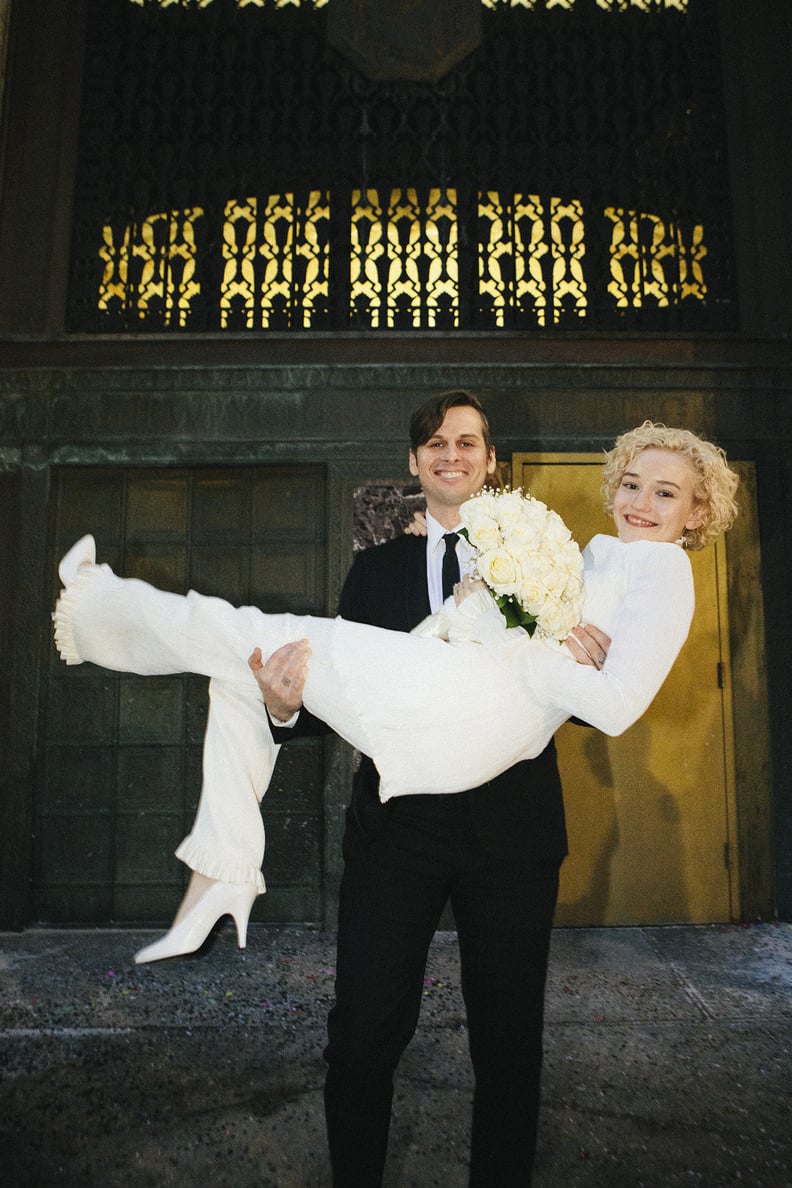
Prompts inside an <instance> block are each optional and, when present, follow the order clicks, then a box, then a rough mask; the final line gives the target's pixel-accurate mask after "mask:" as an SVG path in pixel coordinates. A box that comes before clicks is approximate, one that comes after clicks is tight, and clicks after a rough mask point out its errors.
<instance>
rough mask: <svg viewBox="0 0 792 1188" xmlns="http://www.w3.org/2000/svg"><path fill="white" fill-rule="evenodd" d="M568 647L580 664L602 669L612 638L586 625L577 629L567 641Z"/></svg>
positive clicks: (596, 628) (588, 624) (597, 628)
mask: <svg viewBox="0 0 792 1188" xmlns="http://www.w3.org/2000/svg"><path fill="white" fill-rule="evenodd" d="M566 646H567V647H568V648H569V650H570V652H571V653H572V655H573V656H574V657H575V659H576V660H577V662H578V664H588V665H590V666H593V667H594V668H602V666H603V664H604V663H605V660H606V658H607V655H608V649H609V648H610V646H611V641H610V636H609V635H606V634H605V632H604V631H600V629H599V627H592V626H591V624H590V623H586V624H585V625H582V626H580V627H575V628H574V630H573V632H572V634H571V635H570V636H568V637H567V639H566Z"/></svg>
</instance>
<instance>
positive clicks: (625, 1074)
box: [0, 924, 792, 1188]
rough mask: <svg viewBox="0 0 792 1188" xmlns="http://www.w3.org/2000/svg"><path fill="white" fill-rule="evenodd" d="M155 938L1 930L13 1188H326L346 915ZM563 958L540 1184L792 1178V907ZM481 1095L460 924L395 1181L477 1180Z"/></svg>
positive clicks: (762, 1185) (2, 1138) (1, 1017)
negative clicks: (463, 981)
mask: <svg viewBox="0 0 792 1188" xmlns="http://www.w3.org/2000/svg"><path fill="white" fill-rule="evenodd" d="M154 935H156V934H153V933H151V932H142V931H127V930H124V931H122V930H101V931H64V930H58V931H54V930H32V931H29V932H25V933H22V934H13V933H2V934H0V1086H1V1087H2V1088H1V1090H0V1091H1V1092H2V1099H1V1100H0V1181H1V1182H2V1184H3V1185H4V1188H23V1186H30V1188H33V1186H35V1188H83V1186H90V1188H115V1186H118V1188H122V1186H123V1188H149V1186H151V1188H160V1186H165V1185H168V1186H170V1185H172V1186H174V1188H185V1186H187V1185H202V1186H203V1185H206V1186H210V1188H211V1186H215V1185H218V1186H220V1185H228V1186H229V1188H230V1186H233V1188H253V1186H254V1185H255V1186H256V1188H326V1186H327V1185H328V1183H329V1178H328V1171H327V1159H326V1154H325V1139H324V1123H323V1114H322V1083H323V1078H324V1066H323V1062H322V1045H323V1042H324V1027H325V1017H326V1014H327V1010H328V1007H329V1006H330V1004H331V1002H332V997H333V963H334V939H335V938H334V936H333V934H331V933H325V934H317V933H312V932H298V931H291V930H289V931H286V930H284V931H279V930H272V929H267V928H262V927H252V928H251V930H250V935H249V937H248V949H247V951H246V952H245V953H244V954H240V953H239V952H238V951H237V950H236V946H235V935H234V932H233V929H232V928H231V927H230V926H228V927H226V928H225V929H224V930H223V931H222V932H221V933H220V934H219V935H218V936H217V937H216V938H215V940H214V942H213V943H212V945H211V946H210V947H209V948H208V949H207V950H206V951H204V952H202V953H201V954H199V955H197V956H196V957H194V958H192V959H186V960H175V961H166V962H161V963H158V964H155V965H151V966H135V965H133V964H132V961H131V956H132V953H133V952H134V951H135V950H136V949H137V948H138V947H140V946H141V945H142V944H144V943H146V942H148V941H149V940H151V939H153V936H154ZM550 970H551V972H550V981H549V987H548V1000H547V1029H546V1049H547V1056H546V1064H545V1079H544V1112H543V1118H542V1130H541V1140H540V1141H541V1146H540V1154H539V1162H538V1166H537V1171H536V1176H535V1188H578V1186H579V1188H590V1186H594V1185H597V1186H599V1185H603V1186H605V1185H608V1186H609V1188H611V1186H619V1185H629V1186H630V1188H638V1186H639V1185H646V1186H651V1188H661V1186H662V1188H667V1186H669V1185H683V1184H684V1185H691V1184H692V1185H707V1186H711V1188H725V1186H727V1185H733V1184H734V1185H737V1184H739V1185H744V1186H749V1188H790V1186H792V1061H790V1049H791V1048H792V928H790V926H789V925H788V924H781V925H778V926H773V925H752V926H751V927H748V928H739V927H701V928H676V927H672V928H626V929H602V930H600V929H582V930H577V929H573V930H557V931H556V932H555V933H554V936H553V952H552V958H551V966H550ZM492 976H493V978H508V977H510V976H511V975H510V970H509V969H508V968H505V969H494V970H493V971H492ZM470 1092H471V1077H470V1069H469V1064H468V1058H467V1042H466V1033H465V1017H464V1011H463V1007H462V1000H461V996H460V991H459V954H458V948H457V943H456V937H455V935H454V934H453V933H441V934H438V936H437V937H436V940H435V943H434V945H433V947H432V952H431V956H430V961H429V965H428V968H427V978H426V987H425V1001H424V1010H423V1013H422V1020H421V1025H420V1028H419V1031H418V1033H417V1035H416V1037H415V1039H414V1040H413V1043H412V1044H411V1046H410V1048H409V1049H408V1051H407V1053H406V1055H405V1057H404V1060H403V1061H402V1065H401V1067H400V1071H399V1078H398V1082H397V1087H396V1095H395V1111H394V1119H393V1127H392V1132H391V1146H390V1160H389V1169H388V1177H387V1181H386V1183H387V1185H388V1188H407V1186H413V1185H414V1186H416V1188H432V1186H433V1185H438V1186H439V1185H442V1188H464V1186H465V1185H466V1183H467V1172H466V1161H467V1141H468V1129H469V1114H470ZM504 1188H508V1186H505V1185H504Z"/></svg>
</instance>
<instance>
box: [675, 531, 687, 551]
mask: <svg viewBox="0 0 792 1188" xmlns="http://www.w3.org/2000/svg"><path fill="white" fill-rule="evenodd" d="M674 544H678V545H679V547H680V549H686V548H687V544H688V538H687V537H686V536H685V533H684V532H683V533H682V535H681V536H680V537H679V538H678V540H675V541H674Z"/></svg>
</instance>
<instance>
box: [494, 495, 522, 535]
mask: <svg viewBox="0 0 792 1188" xmlns="http://www.w3.org/2000/svg"><path fill="white" fill-rule="evenodd" d="M525 506H526V501H525V498H524V497H523V494H522V491H504V492H503V494H502V495H501V496H500V498H499V499H498V519H499V520H500V523H501V527H502V528H503V530H504V533H508V532H510V530H511V528H512V526H513V525H515V524H518V523H519V522H520V520H521V519H522V517H523V515H524V508H525Z"/></svg>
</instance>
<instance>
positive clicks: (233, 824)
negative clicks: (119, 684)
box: [55, 422, 737, 962]
mask: <svg viewBox="0 0 792 1188" xmlns="http://www.w3.org/2000/svg"><path fill="white" fill-rule="evenodd" d="M736 485H737V478H736V475H734V473H733V472H732V471H731V470H729V468H728V466H727V464H726V461H725V457H724V455H723V453H722V451H720V450H719V449H717V448H716V447H715V446H713V445H711V444H710V443H708V442H704V441H702V440H701V439H700V438H697V437H696V436H695V435H693V434H691V433H688V432H687V431H685V430H675V429H667V428H666V427H665V426H659V425H653V424H652V423H651V422H646V423H645V424H644V425H643V426H641V427H640V428H639V429H637V430H634V431H632V432H631V433H627V434H625V435H623V436H622V437H621V438H619V439H618V441H617V442H616V445H615V447H614V449H613V450H612V451H611V452H610V454H608V455H607V457H606V465H605V473H604V482H603V491H604V495H605V507H606V510H607V511H609V512H611V513H612V514H613V518H614V521H615V524H616V528H617V532H618V537H617V538H614V537H605V536H598V537H595V538H594V540H593V541H592V542H591V544H590V545H589V546H588V548H587V549H586V550H585V552H584V577H585V587H586V605H585V612H584V617H585V619H586V620H587V621H591V622H595V623H596V624H597V626H598V627H600V628H601V629H602V630H604V631H605V632H606V633H607V634H608V635H609V636H610V637H611V638H612V640H613V643H612V645H611V649H610V652H609V654H608V659H607V662H606V664H605V666H604V668H603V669H602V670H601V671H600V670H597V669H594V668H587V667H582V666H577V665H575V664H574V663H572V661H571V657H570V655H569V653H568V651H567V650H566V649H565V648H564V647H563V646H562V645H560V644H555V643H552V642H550V641H547V640H543V639H540V638H537V637H536V636H534V637H533V638H530V637H529V636H528V635H526V634H525V633H524V632H522V631H517V632H515V631H507V630H506V628H505V622H504V620H503V619H502V617H501V615H500V612H499V611H498V610H497V608H496V607H495V604H494V602H493V600H492V598H491V597H490V595H489V594H488V593H487V592H486V591H483V590H474V591H473V592H472V594H470V592H469V591H468V590H464V591H462V592H461V594H460V598H459V602H458V605H456V606H455V605H452V604H451V603H447V605H446V608H444V610H443V611H442V612H441V616H442V621H439V620H438V617H436V616H431V617H430V619H429V620H427V621H426V622H425V623H424V624H422V625H421V626H420V627H419V628H417V629H416V632H415V633H413V634H411V635H404V634H402V633H399V632H389V631H385V630H382V629H379V628H374V627H369V626H364V625H361V624H356V623H348V622H345V621H343V620H327V619H315V618H309V617H306V618H297V617H295V616H292V615H263V614H262V613H261V612H260V611H258V610H257V609H255V608H252V607H242V608H234V607H232V606H230V605H229V604H228V603H226V602H223V601H222V600H220V599H215V598H204V597H202V596H201V595H198V594H195V593H193V592H191V593H190V594H188V595H187V596H186V597H181V596H179V595H174V594H166V593H163V592H161V591H159V590H155V589H153V588H152V587H151V586H148V585H147V584H146V583H144V582H139V581H135V580H126V579H121V578H118V577H116V576H115V574H113V573H112V571H111V570H110V569H109V568H108V567H107V566H106V565H101V566H96V565H95V564H94V556H93V540H92V538H90V537H87V538H84V539H83V541H80V542H78V544H77V545H75V546H74V548H73V549H72V550H71V552H70V553H68V554H67V556H66V557H65V558H64V560H63V561H62V563H61V567H60V573H61V578H62V580H63V582H64V585H65V587H66V589H65V590H64V592H63V594H62V595H61V598H60V600H59V603H58V606H57V608H56V613H55V620H56V642H57V644H58V648H59V651H60V653H61V655H62V657H63V658H64V659H65V660H66V662H67V663H81V662H82V661H85V660H89V661H92V662H94V663H97V664H101V665H103V666H104V667H107V668H112V669H116V670H119V671H125V672H136V673H140V674H143V675H154V674H161V673H172V672H184V671H190V672H197V673H203V674H205V675H207V676H209V677H210V678H211V683H210V714H209V720H208V723H207V734H206V740H205V744H204V784H203V791H202V797H201V804H200V806H199V812H198V817H197V818H196V823H195V827H194V829H193V832H192V833H191V835H190V836H189V837H188V838H187V839H186V840H185V842H183V843H182V845H181V846H180V848H179V850H177V854H178V856H179V857H180V858H182V859H183V860H184V861H185V862H186V863H187V864H188V865H189V866H191V867H192V868H193V870H194V871H195V872H197V873H196V876H195V877H194V879H193V881H192V882H191V886H190V888H188V893H187V895H186V896H185V900H184V902H183V904H182V907H181V908H180V911H179V913H178V914H177V917H176V921H175V922H174V927H173V928H172V929H171V931H170V932H169V933H168V934H167V936H166V937H165V938H164V939H163V940H162V941H159V942H157V943H156V944H155V945H152V946H149V947H148V948H147V949H144V950H142V951H141V952H140V953H138V954H137V956H136V960H137V961H139V962H142V961H151V960H157V959H159V958H160V957H165V956H172V955H175V954H177V953H184V952H190V951H192V950H194V949H195V948H198V947H199V945H200V944H201V943H202V941H203V940H204V939H205V937H206V935H207V934H208V932H209V931H210V929H211V928H212V926H213V925H214V923H215V922H216V921H217V919H219V918H220V916H222V915H224V914H231V915H233V916H234V919H235V921H236V924H237V933H238V938H239V943H240V947H244V943H245V931H246V924H247V917H248V915H249V912H250V908H251V906H252V903H253V900H254V899H255V896H256V894H257V893H259V892H260V891H263V890H264V883H263V879H262V876H261V871H260V865H261V858H262V856H263V842H264V839H263V826H262V823H261V814H260V812H259V807H258V805H259V801H260V799H261V796H262V795H263V793H264V791H265V790H266V787H267V785H268V783H269V779H270V776H271V773H272V768H273V766H274V762H275V758H276V755H277V747H275V746H274V745H273V743H272V740H271V737H270V734H269V730H268V725H267V721H266V716H265V714H264V711H263V708H262V706H261V700H260V697H259V690H258V687H257V684H256V682H255V680H253V679H252V678H251V670H252V673H253V675H254V676H255V674H256V673H257V672H259V671H260V670H261V664H262V653H263V654H264V655H268V654H269V653H270V652H272V651H273V650H275V649H276V648H277V647H279V646H280V645H281V644H283V643H285V642H288V641H290V640H294V639H298V638H301V637H305V638H307V639H308V642H309V644H310V647H311V649H312V654H311V661H310V666H309V674H308V679H307V682H306V687H305V693H304V702H305V705H306V706H307V708H308V709H310V710H311V711H312V712H313V713H314V714H315V715H316V716H317V717H319V718H321V719H323V720H324V721H326V722H327V723H328V724H329V725H330V726H332V727H333V729H335V730H336V731H337V732H338V733H339V734H341V736H342V737H344V738H345V739H347V741H348V742H350V743H352V745H353V746H355V747H357V748H359V749H360V750H362V751H364V752H365V753H366V754H368V755H370V756H371V757H372V758H373V759H374V761H375V763H376V765H377V768H378V770H379V773H380V777H381V781H380V785H381V797H382V799H383V800H386V799H388V798H389V797H391V796H403V795H409V794H411V793H426V792H438V793H442V792H458V791H462V790H464V789H465V788H470V787H477V786H479V785H481V784H483V783H484V782H486V781H487V780H488V779H491V778H493V776H495V775H496V774H497V773H498V772H499V771H502V770H504V769H506V768H507V767H510V766H512V764H514V763H515V762H517V761H518V760H520V759H525V758H531V757H532V756H534V755H537V754H539V753H540V752H541V750H542V749H543V748H544V746H545V745H546V743H547V742H548V741H549V739H550V737H551V736H552V734H553V733H554V732H555V730H556V729H557V728H558V726H559V725H560V724H561V723H562V722H563V721H565V720H566V719H567V718H568V717H570V716H576V717H578V718H582V719H584V720H585V721H587V722H589V723H590V724H591V725H592V726H595V727H597V728H598V729H601V730H604V731H605V732H606V733H609V734H619V733H621V732H622V731H623V730H625V729H626V728H627V727H628V726H629V725H631V724H632V723H633V722H634V721H635V720H636V719H637V718H638V717H640V715H641V714H642V713H643V712H644V710H645V709H646V708H647V706H648V705H649V703H650V702H651V700H652V699H653V697H654V696H655V694H656V693H657V691H658V689H659V688H660V686H661V684H662V683H663V681H664V680H665V677H666V676H667V674H668V672H669V670H670V668H671V666H672V664H673V662H674V660H675V659H676V656H677V654H678V652H679V649H680V648H681V646H682V644H683V643H684V641H685V638H686V636H687V633H688V629H689V625H690V620H691V617H692V613H693V583H692V574H691V570H690V563H689V561H688V560H687V558H686V556H685V554H684V551H683V550H684V548H686V547H687V548H702V547H703V546H704V545H705V544H706V543H708V542H709V541H710V540H712V539H714V538H715V537H716V536H717V535H719V534H720V532H722V531H724V530H725V529H726V528H727V527H728V526H729V525H730V523H731V522H732V519H733V517H734V514H735V511H736V507H735V504H734V491H735V488H736ZM680 546H681V547H680ZM439 622H440V626H442V627H443V628H444V629H445V633H446V634H447V635H448V636H449V638H451V640H452V641H453V642H454V643H455V644H456V645H457V646H452V647H449V646H448V644H447V643H446V642H444V641H443V640H442V639H439V638H437V637H436V635H435V634H434V632H436V631H437V630H438V624H439ZM427 636H428V637H427ZM482 642H483V643H484V644H485V646H481V644H482ZM251 647H253V648H254V651H253V655H252V656H251V655H250V651H251ZM449 722H452V723H454V724H455V725H456V727H457V729H458V734H459V739H460V745H459V746H458V747H456V748H449V747H448V744H447V738H448V727H449Z"/></svg>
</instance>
